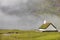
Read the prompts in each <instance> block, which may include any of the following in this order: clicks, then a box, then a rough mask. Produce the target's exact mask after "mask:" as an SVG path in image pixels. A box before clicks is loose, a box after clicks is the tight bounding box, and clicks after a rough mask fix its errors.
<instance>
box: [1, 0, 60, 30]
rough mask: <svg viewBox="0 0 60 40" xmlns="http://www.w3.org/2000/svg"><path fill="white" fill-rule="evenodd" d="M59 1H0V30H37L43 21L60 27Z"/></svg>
mask: <svg viewBox="0 0 60 40" xmlns="http://www.w3.org/2000/svg"><path fill="white" fill-rule="evenodd" d="M59 2H60V1H57V0H0V29H23V30H24V29H38V28H39V27H40V26H41V25H42V24H43V21H44V20H47V22H52V23H53V24H54V25H55V26H56V27H57V28H59V26H60V9H59V7H60V5H59Z"/></svg>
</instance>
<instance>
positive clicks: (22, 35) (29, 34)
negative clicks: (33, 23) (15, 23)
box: [0, 31, 60, 40]
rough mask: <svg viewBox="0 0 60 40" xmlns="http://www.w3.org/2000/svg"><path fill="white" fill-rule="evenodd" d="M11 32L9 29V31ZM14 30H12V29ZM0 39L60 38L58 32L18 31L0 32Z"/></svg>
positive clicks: (54, 39) (35, 39)
mask: <svg viewBox="0 0 60 40" xmlns="http://www.w3.org/2000/svg"><path fill="white" fill-rule="evenodd" d="M10 32H11V31H10ZM13 32H14V31H13ZM0 40H60V33H59V32H39V31H38V32H37V31H19V33H17V34H16V33H12V34H6V33H3V34H0Z"/></svg>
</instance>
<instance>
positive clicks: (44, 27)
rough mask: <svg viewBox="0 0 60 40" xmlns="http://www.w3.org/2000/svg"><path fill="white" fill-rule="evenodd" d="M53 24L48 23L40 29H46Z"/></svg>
mask: <svg viewBox="0 0 60 40" xmlns="http://www.w3.org/2000/svg"><path fill="white" fill-rule="evenodd" d="M50 24H51V23H46V24H43V25H41V27H40V28H39V29H46V28H47V27H48V26H49V25H50Z"/></svg>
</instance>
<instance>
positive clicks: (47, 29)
mask: <svg viewBox="0 0 60 40" xmlns="http://www.w3.org/2000/svg"><path fill="white" fill-rule="evenodd" d="M38 30H39V31H41V32H58V30H57V28H56V27H55V26H54V25H53V24H52V23H44V24H42V25H41V27H40V28H39V29H38Z"/></svg>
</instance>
